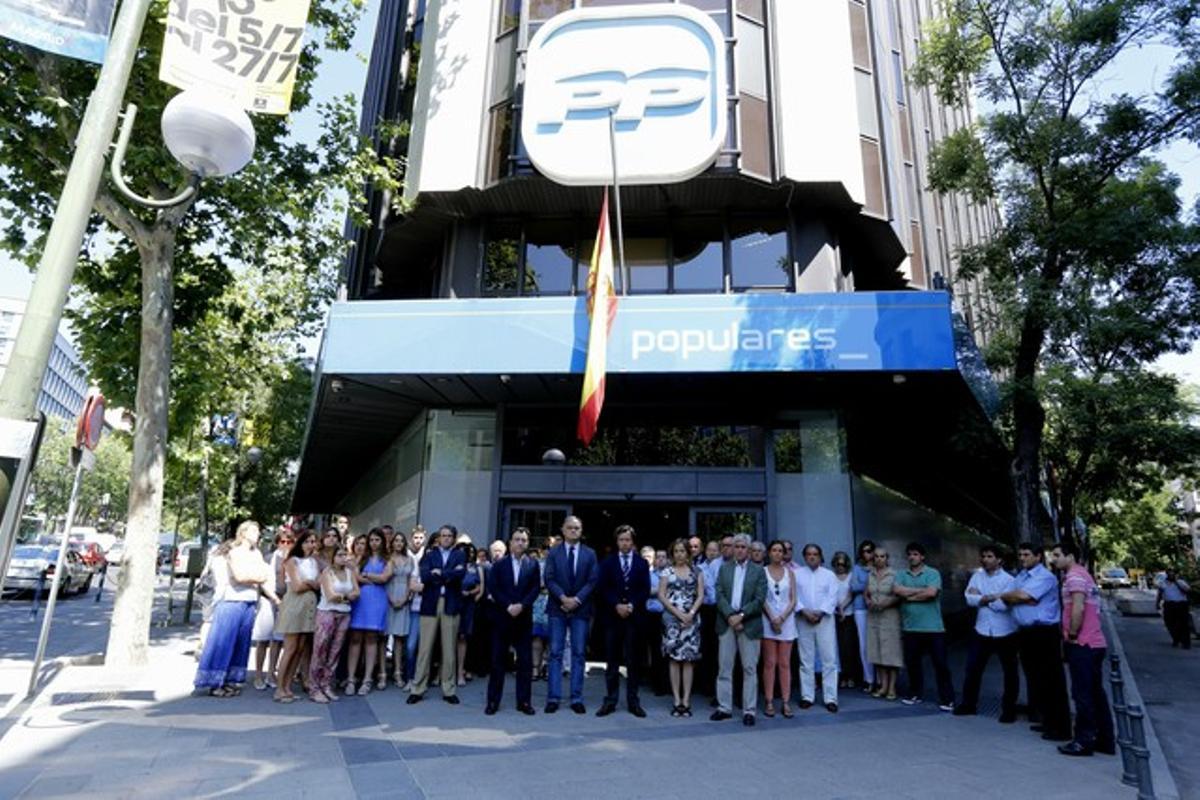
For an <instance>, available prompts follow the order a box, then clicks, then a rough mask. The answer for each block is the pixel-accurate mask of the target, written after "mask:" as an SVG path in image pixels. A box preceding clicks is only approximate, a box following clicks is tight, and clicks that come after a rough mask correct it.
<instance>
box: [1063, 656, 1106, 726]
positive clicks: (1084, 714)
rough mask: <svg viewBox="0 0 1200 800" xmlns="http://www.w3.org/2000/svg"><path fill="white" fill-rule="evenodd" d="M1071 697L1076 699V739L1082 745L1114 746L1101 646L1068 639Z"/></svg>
mask: <svg viewBox="0 0 1200 800" xmlns="http://www.w3.org/2000/svg"><path fill="white" fill-rule="evenodd" d="M1066 649H1067V669H1068V670H1069V671H1070V672H1071V699H1072V700H1074V701H1075V741H1076V742H1078V743H1079V744H1081V745H1083V746H1084V747H1094V748H1100V749H1102V750H1110V749H1112V747H1113V718H1112V711H1111V710H1109V707H1108V695H1107V694H1106V693H1105V691H1104V656H1105V654H1106V653H1107V652H1108V651H1107V650H1105V649H1104V648H1103V647H1088V646H1087V645H1083V644H1072V643H1071V642H1067V645H1066Z"/></svg>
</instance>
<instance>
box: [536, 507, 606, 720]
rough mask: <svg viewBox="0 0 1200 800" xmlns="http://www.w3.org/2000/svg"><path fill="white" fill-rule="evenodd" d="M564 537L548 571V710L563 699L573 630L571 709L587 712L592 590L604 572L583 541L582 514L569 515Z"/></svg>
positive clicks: (548, 559)
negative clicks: (566, 646)
mask: <svg viewBox="0 0 1200 800" xmlns="http://www.w3.org/2000/svg"><path fill="white" fill-rule="evenodd" d="M562 533H563V541H562V543H561V544H556V545H555V546H554V547H552V548H550V553H549V555H547V556H546V567H545V571H544V573H543V574H544V575H545V578H546V592H547V594H549V595H550V597H549V599H548V601H547V602H546V616H547V617H548V620H547V621H548V622H549V623H550V663H549V666H548V670H549V672H548V675H547V680H546V684H547V686H546V713H547V714H553V713H554V712H556V711H558V704H559V703H561V702H562V667H563V664H562V660H563V646H564V644H565V642H566V638H567V633H568V632H570V634H571V710H572V711H574V712H575V713H576V714H584V713H586V712H587V709H586V708H585V707H584V705H583V677H584V673H585V672H586V671H587V665H586V663H585V661H584V654H585V651H586V650H587V642H588V628H589V627H590V625H591V621H592V592H593V591H595V589H596V581H597V580H598V578H599V575H600V569H599V564H598V562H597V561H596V553H595V551H594V550H592V548H590V547H588V546H587V545H586V544H582V543H581V542H580V538H581V537H582V536H583V523H582V522H580V521H579V517H573V516H572V517H567V518H566V519H565V520H563V526H562Z"/></svg>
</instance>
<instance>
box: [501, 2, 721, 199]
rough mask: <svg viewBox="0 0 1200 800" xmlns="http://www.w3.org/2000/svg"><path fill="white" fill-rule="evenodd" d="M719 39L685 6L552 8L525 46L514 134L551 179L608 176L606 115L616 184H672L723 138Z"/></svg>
mask: <svg viewBox="0 0 1200 800" xmlns="http://www.w3.org/2000/svg"><path fill="white" fill-rule="evenodd" d="M725 94H726V86H725V41H724V36H723V34H722V33H721V31H720V29H718V28H717V26H716V25H715V24H714V23H713V22H712V20H711V19H709V17H708V16H706V15H705V14H703V13H701V12H699V11H697V10H696V9H694V8H691V7H689V6H684V5H669V6H668V5H663V4H659V5H652V6H641V7H639V6H625V7H611V8H585V9H579V10H576V11H570V12H567V13H565V14H559V15H558V16H556V17H554V18H553V19H552V20H551V21H550V22H548V23H546V24H545V25H544V26H542V28H541V29H540V30H539V31H538V32H537V35H536V36H534V37H533V40H532V41H531V42H530V44H529V52H528V56H527V61H526V76H525V98H524V112H523V117H522V122H521V136H522V139H523V140H524V143H525V148H526V150H527V152H528V153H529V157H530V160H532V161H533V163H534V166H536V167H537V168H538V169H539V170H540V171H541V172H542V173H543V174H544V175H546V176H547V177H549V178H550V179H551V180H554V181H556V182H558V183H564V184H572V185H599V184H605V183H610V182H611V181H612V172H613V165H612V155H611V145H610V141H609V124H610V117H612V119H613V124H614V126H615V129H616V143H617V166H618V170H619V175H620V179H621V182H622V183H629V184H635V183H675V182H678V181H683V180H687V179H688V178H691V177H692V176H694V175H696V174H698V173H700V172H702V171H704V170H705V169H707V168H708V167H709V166H710V165H711V164H712V163H713V161H714V160H715V159H716V157H717V154H718V153H719V152H720V149H721V146H722V145H723V144H724V143H725V127H726V116H727V115H726V107H725Z"/></svg>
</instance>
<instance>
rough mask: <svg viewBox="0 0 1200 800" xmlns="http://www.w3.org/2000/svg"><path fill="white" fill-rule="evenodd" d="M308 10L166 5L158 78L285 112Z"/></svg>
mask: <svg viewBox="0 0 1200 800" xmlns="http://www.w3.org/2000/svg"><path fill="white" fill-rule="evenodd" d="M5 1H6V0H0V2H5ZM308 6H309V0H171V2H170V6H169V8H168V11H167V32H166V39H165V40H164V42H163V53H162V64H161V65H160V67H159V71H158V77H159V80H162V81H164V82H166V83H169V84H171V85H172V86H178V87H179V88H180V89H185V90H186V89H200V90H203V91H204V92H206V93H208V94H210V95H215V96H217V97H227V98H229V100H230V101H232V102H233V103H235V104H237V105H238V106H240V107H242V108H244V109H246V110H247V111H254V112H258V113H260V114H286V113H287V112H288V109H289V108H290V107H291V103H292V87H293V86H294V85H295V83H296V70H297V68H298V67H299V61H300V51H301V49H302V48H303V46H304V24H305V22H306V21H307V20H308Z"/></svg>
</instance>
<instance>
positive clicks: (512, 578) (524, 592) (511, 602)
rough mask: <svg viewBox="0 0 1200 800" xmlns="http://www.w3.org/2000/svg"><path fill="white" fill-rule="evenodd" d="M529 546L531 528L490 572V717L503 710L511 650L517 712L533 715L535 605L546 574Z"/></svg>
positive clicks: (513, 540)
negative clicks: (514, 659) (514, 653)
mask: <svg viewBox="0 0 1200 800" xmlns="http://www.w3.org/2000/svg"><path fill="white" fill-rule="evenodd" d="M528 547H529V531H528V529H526V528H517V529H516V530H514V531H513V532H512V535H511V536H509V538H508V552H509V554H508V555H506V556H504V557H503V558H501V559H499V560H498V561H496V562H495V563H494V564H492V568H491V570H490V572H489V575H490V576H491V577H490V580H489V582H488V594H489V595H490V596H491V598H492V603H491V608H492V671H491V673H490V674H489V675H488V688H487V707H486V708H485V709H484V711H483V713H485V714H487V715H488V716H491V715H492V714H495V713H496V712H497V711H498V710H499V709H500V698H501V696H502V695H503V694H504V666H505V664H506V663H507V661H508V648H510V647H511V648H513V649H515V650H516V651H517V710H518V711H520V712H521V713H523V714H533V688H532V687H533V637H532V633H533V604H534V601H536V600H537V596H538V594H539V593H540V592H541V590H542V572H541V569H540V568H539V567H538V563H537V562H536V561H534V560H533V559H532V558H526V556H525V550H526V549H527V548H528Z"/></svg>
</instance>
